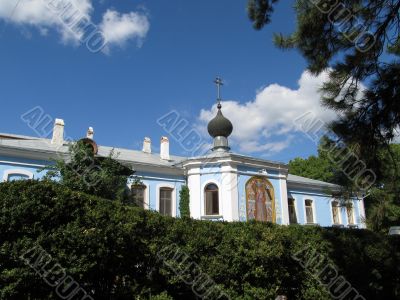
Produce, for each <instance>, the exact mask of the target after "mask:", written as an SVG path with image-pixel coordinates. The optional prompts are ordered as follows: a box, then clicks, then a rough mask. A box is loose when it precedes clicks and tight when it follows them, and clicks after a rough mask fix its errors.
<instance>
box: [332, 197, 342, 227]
mask: <svg viewBox="0 0 400 300" xmlns="http://www.w3.org/2000/svg"><path fill="white" fill-rule="evenodd" d="M332 220H333V224H335V225H337V224H340V208H339V203H338V202H337V201H332Z"/></svg>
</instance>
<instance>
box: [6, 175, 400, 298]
mask: <svg viewBox="0 0 400 300" xmlns="http://www.w3.org/2000/svg"><path fill="white" fill-rule="evenodd" d="M0 210H1V213H0V215H1V216H2V217H1V218H0V299H55V298H57V294H56V291H57V287H56V286H50V285H48V284H47V283H46V281H45V279H46V280H48V281H50V282H54V278H53V277H52V276H53V275H54V274H53V273H52V272H51V271H49V273H46V272H45V271H48V270H49V268H50V267H51V266H53V265H54V263H58V264H59V265H60V266H61V267H62V268H63V269H65V273H66V275H68V276H71V278H73V279H74V280H75V281H76V282H77V284H78V285H79V286H80V287H82V288H83V289H84V290H85V291H87V292H88V293H89V295H91V296H92V297H93V298H94V299H198V297H196V296H195V295H194V293H193V289H196V288H197V291H202V292H203V293H204V289H203V288H202V285H201V280H200V279H199V278H200V277H196V276H198V275H199V274H203V275H202V276H203V278H205V279H207V280H208V279H210V280H212V281H207V284H209V282H215V284H216V285H217V287H218V288H219V289H221V291H223V292H224V293H226V294H227V295H229V296H230V298H231V299H275V298H276V296H277V295H286V296H288V298H289V299H305V300H307V299H310V300H311V299H312V300H314V299H331V297H330V295H329V291H328V290H327V289H326V287H325V285H323V284H320V282H319V281H318V280H317V279H316V278H315V276H314V275H313V274H317V270H312V271H313V272H314V273H312V272H310V270H307V269H305V268H303V267H302V266H301V264H300V262H299V261H298V260H300V261H301V260H303V259H306V260H307V261H306V262H308V267H310V265H312V264H313V263H312V261H313V260H315V259H316V257H315V256H310V257H309V256H308V255H310V254H311V255H316V254H317V255H321V256H318V257H319V258H321V257H324V258H326V261H327V262H328V263H329V264H331V263H332V265H334V266H335V268H336V270H337V271H338V275H340V276H343V277H344V278H345V279H346V280H347V281H348V282H350V283H351V285H352V287H353V288H355V289H356V290H357V291H358V292H359V293H360V294H361V295H363V296H364V297H365V298H366V299H396V298H398V297H399V295H400V294H399V293H400V283H399V282H398V278H399V277H400V273H399V271H400V270H399V268H398V265H399V258H400V253H399V251H400V247H399V246H400V240H399V239H398V238H396V237H388V236H387V235H380V234H375V233H373V232H370V231H366V230H340V229H334V228H320V227H306V226H277V225H272V224H267V223H261V222H238V223H225V222H208V221H196V220H192V219H189V218H184V219H174V218H171V217H164V216H161V215H159V214H157V213H154V212H151V211H146V210H143V209H140V208H136V207H131V206H124V205H122V204H121V203H120V202H118V201H109V200H105V199H100V198H98V197H94V196H89V195H86V194H84V193H81V192H75V191H72V190H70V189H69V188H67V187H65V186H63V185H61V184H59V183H56V182H52V181H48V180H45V181H41V182H40V181H32V180H28V181H16V182H6V183H1V184H0ZM35 246H40V247H41V248H43V250H44V251H45V252H46V253H48V254H49V255H50V256H51V259H52V263H51V264H49V265H46V264H45V262H46V260H42V261H40V260H39V261H37V265H36V268H37V269H41V268H43V270H44V271H41V272H35V270H33V268H32V267H31V266H29V264H27V262H26V261H25V259H24V257H25V258H26V256H27V255H24V253H26V252H27V251H28V250H30V249H32V247H35ZM171 246H172V247H173V249H177V251H175V250H174V251H172V252H171V255H166V256H163V255H160V254H162V253H164V252H165V250H168V249H171ZM21 255H22V257H21ZM303 256H304V257H303ZM294 257H295V258H296V259H294ZM317 261H318V262H319V261H320V260H317ZM35 262H36V261H33V262H32V264H33V265H34V263H35ZM306 262H303V264H304V263H306ZM315 262H316V261H315ZM186 264H187V265H186ZM316 265H318V264H313V266H316ZM325 266H326V265H325V264H324V265H323V266H322V267H325ZM193 267H195V269H193ZM43 272H44V273H43ZM40 274H42V276H40ZM43 274H44V275H43ZM46 274H47V275H46ZM58 276H59V275H58ZM193 276H194V277H196V278H198V279H197V280H196V281H194V282H197V283H196V284H187V283H185V281H186V282H189V283H190V282H192V281H191V280H193ZM52 278H53V279H52ZM55 278H59V277H57V276H56V277H55ZM61 282H62V281H61ZM61 282H60V284H62V283H61ZM340 282H341V283H342V281H340ZM56 285H57V284H56ZM196 286H197V287H196ZM335 288H336V286H335ZM67 291H68V289H67ZM72 291H73V289H72V290H69V291H68V293H69V292H72ZM76 298H77V297H76ZM221 299H225V298H221Z"/></svg>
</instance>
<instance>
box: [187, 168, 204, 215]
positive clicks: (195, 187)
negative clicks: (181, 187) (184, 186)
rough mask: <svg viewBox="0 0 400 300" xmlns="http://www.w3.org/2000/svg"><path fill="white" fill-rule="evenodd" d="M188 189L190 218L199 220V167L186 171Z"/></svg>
mask: <svg viewBox="0 0 400 300" xmlns="http://www.w3.org/2000/svg"><path fill="white" fill-rule="evenodd" d="M188 187H189V194H190V216H191V217H192V218H194V219H201V197H200V195H201V191H200V188H201V178H200V168H199V167H197V168H191V169H189V170H188Z"/></svg>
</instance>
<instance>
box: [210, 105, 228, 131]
mask: <svg viewBox="0 0 400 300" xmlns="http://www.w3.org/2000/svg"><path fill="white" fill-rule="evenodd" d="M207 129H208V133H209V134H210V135H211V136H212V137H214V138H215V137H217V136H223V137H226V138H227V137H228V136H230V135H231V133H232V131H233V125H232V123H231V121H229V120H228V119H227V118H225V117H224V115H223V114H222V112H221V103H218V113H217V115H216V116H215V118H214V119H212V120H211V121H210V123H208V127H207Z"/></svg>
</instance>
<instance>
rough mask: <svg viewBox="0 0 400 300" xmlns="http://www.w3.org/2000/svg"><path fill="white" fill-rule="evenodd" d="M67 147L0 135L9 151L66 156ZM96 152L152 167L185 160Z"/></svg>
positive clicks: (105, 148) (120, 150)
mask: <svg viewBox="0 0 400 300" xmlns="http://www.w3.org/2000/svg"><path fill="white" fill-rule="evenodd" d="M68 146H69V143H68V142H65V143H64V144H63V145H62V146H58V145H54V144H52V143H51V140H50V139H43V138H33V137H32V138H31V137H26V136H17V135H9V134H2V133H0V147H2V148H8V149H10V150H12V149H15V150H25V151H33V152H43V153H54V154H56V153H58V154H60V153H63V154H68ZM98 150H99V151H98V155H100V156H108V155H109V154H110V153H111V151H112V150H114V155H115V158H116V159H117V160H119V161H124V162H132V163H140V164H149V165H154V166H165V167H174V165H175V164H177V163H179V162H180V161H182V160H185V159H186V158H185V157H181V156H174V155H171V156H170V160H164V159H161V158H160V155H159V154H156V153H151V154H150V153H145V152H143V151H137V150H130V149H124V148H116V147H108V146H100V145H99V146H98Z"/></svg>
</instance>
